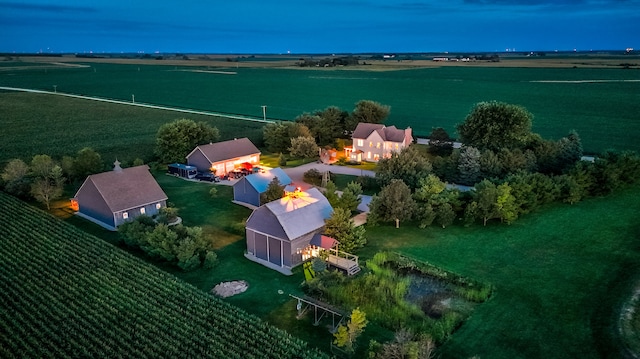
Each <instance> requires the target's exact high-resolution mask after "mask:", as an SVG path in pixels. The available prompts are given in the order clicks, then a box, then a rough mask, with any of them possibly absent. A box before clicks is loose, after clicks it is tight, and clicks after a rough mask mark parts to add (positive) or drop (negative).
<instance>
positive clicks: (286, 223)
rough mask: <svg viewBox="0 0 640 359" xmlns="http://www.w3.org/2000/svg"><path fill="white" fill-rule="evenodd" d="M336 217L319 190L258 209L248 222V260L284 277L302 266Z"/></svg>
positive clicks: (291, 196) (314, 189)
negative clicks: (304, 256)
mask: <svg viewBox="0 0 640 359" xmlns="http://www.w3.org/2000/svg"><path fill="white" fill-rule="evenodd" d="M331 213H333V208H332V207H331V204H329V201H328V200H327V198H326V197H325V196H324V195H323V194H322V193H321V192H320V191H319V190H318V189H317V188H311V189H309V190H307V191H306V192H296V193H292V194H291V195H289V196H285V197H283V198H282V199H280V200H277V201H273V202H269V203H267V204H265V205H262V206H260V207H258V208H257V209H255V210H254V211H253V213H251V215H250V216H249V219H247V224H246V235H247V252H246V254H245V256H246V257H247V258H249V259H251V260H252V261H255V262H258V263H260V264H263V265H265V266H267V267H269V268H272V269H275V270H277V271H279V272H281V273H284V274H291V269H292V268H294V267H295V266H297V265H299V264H302V262H303V259H302V253H303V251H304V250H305V249H306V248H307V247H308V246H309V244H310V242H311V240H312V238H313V236H314V235H316V234H318V233H322V231H323V230H324V226H325V220H326V219H328V218H329V217H330V216H331Z"/></svg>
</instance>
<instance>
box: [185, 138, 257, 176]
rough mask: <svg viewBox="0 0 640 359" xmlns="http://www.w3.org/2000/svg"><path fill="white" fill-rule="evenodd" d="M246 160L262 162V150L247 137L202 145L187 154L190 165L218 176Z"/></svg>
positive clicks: (255, 163)
mask: <svg viewBox="0 0 640 359" xmlns="http://www.w3.org/2000/svg"><path fill="white" fill-rule="evenodd" d="M245 162H247V163H250V164H252V165H257V164H259V163H260V150H259V149H258V148H257V147H256V146H255V145H254V144H253V143H252V142H251V141H250V140H249V139H248V138H246V137H245V138H238V139H235V140H230V141H222V142H216V143H210V144H208V145H200V146H197V147H196V148H194V149H193V151H191V152H190V153H189V154H188V155H187V164H188V165H190V166H195V167H197V168H198V171H200V172H209V171H211V172H215V174H216V175H218V176H223V175H225V174H227V173H229V172H231V171H233V170H234V169H235V168H236V167H238V166H239V165H241V164H243V163H245Z"/></svg>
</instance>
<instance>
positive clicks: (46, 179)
mask: <svg viewBox="0 0 640 359" xmlns="http://www.w3.org/2000/svg"><path fill="white" fill-rule="evenodd" d="M64 180H65V178H64V177H63V176H62V168H61V167H60V166H58V165H55V166H54V167H53V168H52V169H51V171H50V172H49V173H48V174H46V176H38V177H36V179H35V180H34V182H33V183H32V184H31V195H32V196H33V197H34V198H35V199H36V200H37V201H38V202H41V203H43V204H45V205H46V206H47V210H50V209H51V201H53V200H55V199H58V198H60V197H61V196H62V193H63V186H64Z"/></svg>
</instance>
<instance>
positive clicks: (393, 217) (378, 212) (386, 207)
mask: <svg viewBox="0 0 640 359" xmlns="http://www.w3.org/2000/svg"><path fill="white" fill-rule="evenodd" d="M369 208H370V209H371V211H370V213H369V218H368V220H369V221H370V222H371V223H372V224H376V223H377V222H395V224H396V228H398V227H399V226H400V222H401V221H407V220H410V219H411V218H412V217H413V215H414V212H415V208H416V203H415V201H414V200H413V197H412V196H411V189H410V188H409V186H407V185H406V184H405V183H404V182H403V181H402V180H400V179H393V180H391V182H390V183H389V184H388V185H386V186H385V187H383V188H382V190H381V191H380V193H378V194H377V195H375V196H373V198H372V199H371V203H370V204H369Z"/></svg>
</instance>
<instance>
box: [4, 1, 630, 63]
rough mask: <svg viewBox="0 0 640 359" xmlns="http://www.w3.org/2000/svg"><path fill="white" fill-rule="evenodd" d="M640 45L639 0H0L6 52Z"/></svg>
mask: <svg viewBox="0 0 640 359" xmlns="http://www.w3.org/2000/svg"><path fill="white" fill-rule="evenodd" d="M628 47H635V48H636V50H640V0H451V1H447V0H408V1H389V0H316V1H301V0H295V1H294V0H278V1H270V0H239V1H233V0H232V1H215V0H212V1H202V0H183V1H165V0H87V1H81V0H55V1H48V0H39V1H32V0H24V1H3V0H0V52H39V51H42V52H80V53H81V52H89V51H93V52H96V53H99V52H145V53H153V52H165V53H175V52H179V53H222V54H227V53H286V52H287V51H290V52H291V53H293V54H295V53H358V52H444V51H450V52H465V51H467V52H475V51H505V50H506V49H515V50H516V51H531V50H545V51H553V50H561V51H563V50H573V49H576V50H578V51H589V50H598V49H612V50H624V49H625V48H628Z"/></svg>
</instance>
